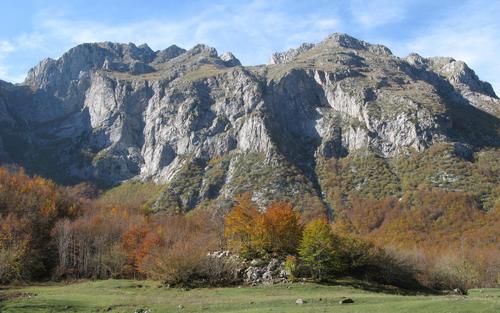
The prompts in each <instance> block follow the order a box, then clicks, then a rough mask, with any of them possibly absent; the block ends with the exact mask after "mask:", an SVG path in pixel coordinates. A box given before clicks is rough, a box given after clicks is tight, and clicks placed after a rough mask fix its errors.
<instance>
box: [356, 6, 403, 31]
mask: <svg viewBox="0 0 500 313" xmlns="http://www.w3.org/2000/svg"><path fill="white" fill-rule="evenodd" d="M409 4H410V1H407V0H400V1H391V0H352V1H351V2H350V11H351V14H352V16H353V17H354V19H355V21H356V22H357V23H358V24H359V25H361V26H362V27H364V28H376V27H379V26H382V25H386V24H391V23H398V22H400V21H402V20H403V19H405V17H406V14H407V10H408V6H409Z"/></svg>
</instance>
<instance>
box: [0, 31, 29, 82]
mask: <svg viewBox="0 0 500 313" xmlns="http://www.w3.org/2000/svg"><path fill="white" fill-rule="evenodd" d="M14 51H15V47H14V45H12V43H11V42H9V41H5V40H3V41H0V77H2V78H3V79H6V80H8V81H13V82H20V81H22V80H23V79H24V75H14V74H12V71H11V66H9V65H7V64H6V63H7V61H6V59H7V58H8V56H9V54H10V53H12V52H14Z"/></svg>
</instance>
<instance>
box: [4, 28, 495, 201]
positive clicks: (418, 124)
mask: <svg viewBox="0 0 500 313" xmlns="http://www.w3.org/2000/svg"><path fill="white" fill-rule="evenodd" d="M271 63H272V64H270V65H268V66H254V67H244V66H241V63H240V62H239V60H238V59H237V58H236V57H235V56H234V55H233V54H232V53H230V52H227V53H223V54H221V55H219V54H218V52H217V50H216V49H215V48H212V47H209V46H206V45H202V44H200V45H196V46H194V47H193V48H191V49H189V50H185V49H182V48H179V47H177V46H175V45H174V46H170V47H168V48H166V49H164V50H159V51H152V50H151V49H150V48H149V47H148V46H147V45H140V46H136V45H134V44H115V43H109V42H105V43H93V44H82V45H79V46H77V47H75V48H73V49H71V50H69V51H68V52H66V53H65V54H63V55H62V56H61V57H60V58H59V59H57V60H53V59H46V60H43V61H42V62H40V64H38V65H37V66H36V67H35V68H33V69H32V70H31V71H30V73H29V75H28V78H27V79H26V82H25V83H24V85H19V86H15V85H10V84H0V125H2V132H1V133H0V158H1V160H4V161H5V160H10V161H9V162H11V161H14V162H17V163H19V164H21V165H23V166H25V167H26V168H27V169H28V171H30V172H32V173H38V174H42V175H45V176H49V177H52V178H55V179H57V180H59V181H60V182H72V183H73V182H78V181H82V180H92V181H95V182H98V183H99V184H101V185H102V186H112V185H115V184H119V183H121V182H123V181H126V180H130V179H136V180H146V181H154V182H157V183H162V184H166V186H168V187H166V188H167V189H166V190H165V192H164V193H163V194H162V196H161V197H160V198H159V199H158V201H157V206H156V207H157V208H158V209H161V208H165V207H167V206H170V205H174V206H177V209H178V210H189V209H191V208H193V207H194V206H196V205H197V204H198V203H200V202H201V201H208V200H210V201H223V200H224V199H226V198H230V197H231V196H232V195H234V194H236V193H241V192H242V191H245V190H247V189H248V188H254V192H255V195H256V198H257V200H258V201H260V203H264V202H266V201H269V200H270V199H271V197H276V198H280V197H281V198H282V199H285V198H286V199H296V198H297V197H298V195H299V194H300V195H308V197H309V198H310V199H316V200H317V199H320V198H321V194H322V193H321V192H322V191H321V188H322V187H321V184H320V183H319V177H318V172H317V169H318V168H317V166H318V164H320V163H321V161H322V160H324V159H331V158H344V157H349V156H350V155H356V154H362V155H364V154H368V155H376V156H377V158H380V159H382V160H389V159H391V158H395V157H397V156H399V155H402V154H407V153H411V152H412V151H426V149H428V148H429V147H432V146H433V145H436V144H441V143H448V144H450V145H453V146H454V147H459V148H460V149H459V150H460V153H461V155H467V156H469V157H468V158H472V157H470V156H473V155H474V153H476V152H477V151H480V150H482V149H485V148H488V149H497V148H498V147H499V146H500V121H499V117H500V109H499V108H500V100H499V99H498V98H497V97H496V95H495V94H494V92H493V89H492V88H491V85H489V84H488V83H486V82H482V81H481V80H480V79H479V78H478V77H477V75H476V74H475V73H474V71H473V70H472V69H470V68H469V67H468V66H467V65H466V64H465V63H463V62H461V61H456V60H454V59H452V58H424V57H421V56H419V55H417V54H412V55H410V56H408V57H406V58H399V57H397V56H395V55H393V54H392V53H391V52H390V50H389V49H388V48H386V47H384V46H381V45H375V44H370V43H367V42H364V41H361V40H358V39H355V38H353V37H350V36H348V35H345V34H338V33H336V34H332V35H330V36H328V37H327V38H326V39H325V40H323V41H321V42H319V43H316V44H312V43H306V44H302V45H300V46H299V47H298V48H295V49H291V50H289V51H287V52H282V53H276V54H274V55H273V57H272V59H271ZM457 149H458V148H457ZM359 184H360V185H362V184H363V181H362V180H360V182H359ZM360 188H361V187H360ZM318 201H320V200H318ZM320 202H321V201H320Z"/></svg>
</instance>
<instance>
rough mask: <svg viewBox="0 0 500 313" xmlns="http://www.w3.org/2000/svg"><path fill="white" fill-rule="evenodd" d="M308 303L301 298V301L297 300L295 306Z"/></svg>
mask: <svg viewBox="0 0 500 313" xmlns="http://www.w3.org/2000/svg"><path fill="white" fill-rule="evenodd" d="M306 303H307V301H306V300H304V299H300V298H299V299H297V300H295V304H306Z"/></svg>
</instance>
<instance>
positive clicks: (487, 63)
mask: <svg viewBox="0 0 500 313" xmlns="http://www.w3.org/2000/svg"><path fill="white" fill-rule="evenodd" d="M499 16H500V6H499V5H488V3H478V1H468V2H467V3H465V4H463V5H462V6H458V7H457V8H456V9H455V10H453V11H452V12H450V14H449V15H448V16H446V17H445V18H443V19H441V20H439V21H437V22H435V23H432V24H430V25H428V27H427V28H426V29H424V30H422V31H420V32H419V35H417V36H416V37H415V38H414V39H412V40H410V41H408V42H407V43H405V44H404V45H403V47H402V49H401V50H406V51H407V52H409V51H415V52H418V53H419V54H422V55H424V56H452V57H454V58H455V59H459V60H463V61H465V62H466V63H467V64H468V65H469V66H470V67H472V68H473V69H474V70H476V72H477V73H478V74H479V76H480V78H481V79H484V80H487V81H489V82H490V83H492V85H493V87H494V89H495V90H496V91H500V75H499V73H500V58H499V57H498V53H499V51H500V36H498V32H499V31H500V19H499V18H498V17H499Z"/></svg>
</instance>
